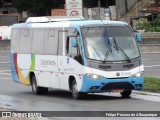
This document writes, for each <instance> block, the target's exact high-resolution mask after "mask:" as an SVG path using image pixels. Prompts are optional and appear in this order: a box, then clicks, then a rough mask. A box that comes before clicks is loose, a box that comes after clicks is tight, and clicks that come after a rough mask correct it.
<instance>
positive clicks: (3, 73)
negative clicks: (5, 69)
mask: <svg viewBox="0 0 160 120" xmlns="http://www.w3.org/2000/svg"><path fill="white" fill-rule="evenodd" d="M0 75H11V73H0Z"/></svg>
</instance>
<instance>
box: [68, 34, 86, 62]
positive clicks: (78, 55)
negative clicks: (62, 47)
mask: <svg viewBox="0 0 160 120" xmlns="http://www.w3.org/2000/svg"><path fill="white" fill-rule="evenodd" d="M72 39H73V37H70V39H69V54H70V57H72V58H73V59H75V60H76V61H77V62H79V63H80V64H83V59H82V52H81V43H80V39H79V37H77V40H78V46H77V47H72Z"/></svg>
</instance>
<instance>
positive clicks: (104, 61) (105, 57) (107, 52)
mask: <svg viewBox="0 0 160 120" xmlns="http://www.w3.org/2000/svg"><path fill="white" fill-rule="evenodd" d="M108 45H109V46H110V50H111V53H112V49H111V43H110V41H109V39H108ZM107 48H108V47H107ZM108 54H109V48H108V49H107V51H106V52H105V56H104V60H103V63H106V60H107V57H108Z"/></svg>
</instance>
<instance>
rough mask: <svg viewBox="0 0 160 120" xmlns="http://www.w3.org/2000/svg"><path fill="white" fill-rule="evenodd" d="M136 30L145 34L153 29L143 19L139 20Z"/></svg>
mask: <svg viewBox="0 0 160 120" xmlns="http://www.w3.org/2000/svg"><path fill="white" fill-rule="evenodd" d="M136 30H145V32H150V31H153V28H152V26H151V24H150V22H148V21H147V20H145V19H141V20H140V21H139V22H138V24H137V25H136Z"/></svg>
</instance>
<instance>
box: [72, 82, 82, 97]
mask: <svg viewBox="0 0 160 120" xmlns="http://www.w3.org/2000/svg"><path fill="white" fill-rule="evenodd" d="M72 97H73V99H80V98H81V93H80V92H78V90H77V84H76V80H73V82H72Z"/></svg>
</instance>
